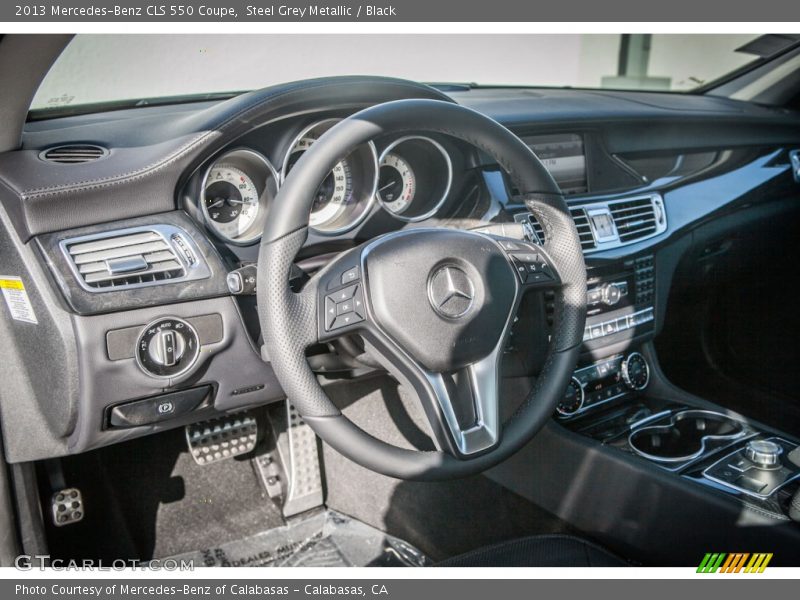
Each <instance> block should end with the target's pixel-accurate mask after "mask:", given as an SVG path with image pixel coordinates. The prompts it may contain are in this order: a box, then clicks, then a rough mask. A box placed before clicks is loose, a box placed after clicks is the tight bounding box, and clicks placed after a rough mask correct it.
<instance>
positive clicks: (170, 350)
mask: <svg viewBox="0 0 800 600" xmlns="http://www.w3.org/2000/svg"><path fill="white" fill-rule="evenodd" d="M199 353H200V339H199V338H198V336H197V332H196V331H195V329H194V327H192V326H191V325H190V324H189V323H188V322H186V321H184V320H183V319H179V318H177V317H165V318H162V319H158V320H156V321H153V322H152V323H150V324H148V325H147V326H146V327H145V328H144V329H143V330H142V333H140V334H139V340H138V341H137V343H136V362H137V363H138V365H139V367H140V368H141V369H142V370H143V371H144V372H145V373H147V374H148V375H150V376H151V377H161V378H169V377H178V376H179V375H182V374H184V373H186V372H187V371H188V370H189V369H191V368H192V366H193V365H194V363H195V362H196V361H197V356H198V354H199Z"/></svg>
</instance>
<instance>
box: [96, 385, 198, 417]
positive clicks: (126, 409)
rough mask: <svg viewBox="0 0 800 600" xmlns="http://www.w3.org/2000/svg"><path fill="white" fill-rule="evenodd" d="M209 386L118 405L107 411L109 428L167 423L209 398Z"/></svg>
mask: <svg viewBox="0 0 800 600" xmlns="http://www.w3.org/2000/svg"><path fill="white" fill-rule="evenodd" d="M211 392H212V388H211V386H210V385H204V386H202V387H196V388H191V389H188V390H180V391H178V392H171V393H169V394H162V395H160V396H154V397H152V398H144V399H142V400H134V401H133V402H126V403H125V404H118V405H116V406H113V407H111V409H110V410H109V411H108V419H107V423H108V426H109V427H111V428H128V427H140V426H143V425H152V424H154V423H160V422H162V421H168V420H170V419H174V418H175V417H179V416H181V415H185V414H187V413H190V412H192V411H193V410H195V409H197V408H198V407H199V406H200V405H201V404H203V401H204V400H206V399H207V398H210V396H211Z"/></svg>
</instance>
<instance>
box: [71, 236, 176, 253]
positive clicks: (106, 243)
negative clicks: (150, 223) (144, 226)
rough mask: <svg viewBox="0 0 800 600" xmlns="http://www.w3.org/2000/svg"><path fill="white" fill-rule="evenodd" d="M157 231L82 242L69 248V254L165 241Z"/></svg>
mask: <svg viewBox="0 0 800 600" xmlns="http://www.w3.org/2000/svg"><path fill="white" fill-rule="evenodd" d="M163 239H164V238H162V237H161V236H160V235H158V233H156V232H155V231H145V232H143V233H132V234H130V235H124V236H120V237H110V238H103V239H100V240H92V241H91V242H82V243H80V244H72V245H71V246H70V247H69V253H70V254H72V255H73V256H74V255H77V254H85V253H87V252H96V251H98V250H107V249H109V248H120V247H122V246H132V245H134V244H141V243H144V242H152V241H156V240H163Z"/></svg>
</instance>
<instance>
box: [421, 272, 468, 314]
mask: <svg viewBox="0 0 800 600" xmlns="http://www.w3.org/2000/svg"><path fill="white" fill-rule="evenodd" d="M474 298H475V288H474V287H473V285H472V280H470V278H469V277H468V276H467V274H466V273H465V272H464V271H462V270H461V269H460V268H458V267H456V266H454V265H445V266H443V267H439V269H437V270H436V271H434V273H433V275H431V278H430V279H429V280H428V300H429V301H430V303H431V306H432V307H433V309H434V310H435V311H436V312H438V313H439V314H440V315H442V316H443V317H447V318H449V319H457V318H459V317H461V316H463V315H465V314H466V313H467V311H468V310H469V309H470V308H471V307H472V302H473V299H474Z"/></svg>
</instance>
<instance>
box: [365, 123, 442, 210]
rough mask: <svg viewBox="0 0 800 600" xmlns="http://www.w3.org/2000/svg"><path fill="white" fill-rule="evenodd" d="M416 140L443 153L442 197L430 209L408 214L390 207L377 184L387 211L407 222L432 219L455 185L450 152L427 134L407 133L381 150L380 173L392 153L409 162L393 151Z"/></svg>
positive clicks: (378, 193)
mask: <svg viewBox="0 0 800 600" xmlns="http://www.w3.org/2000/svg"><path fill="white" fill-rule="evenodd" d="M415 140H416V141H421V142H425V143H427V144H430V145H431V146H433V148H434V149H435V150H436V151H438V152H439V153H440V154H441V156H442V158H443V159H444V163H445V165H446V169H445V184H444V188H443V191H442V194H441V197H439V198H437V200H436V201H435V202H433V203H432V206H431V208H430V209H428V210H427V211H425V212H424V213H422V214H419V215H416V216H406V215H404V214H403V213H402V212H400V213H398V212H395V211H393V210H392V209H391V208H389V207H388V203H387V202H386V201H385V200H384V199H383V198H381V195H380V192H378V191H377V186H376V191H375V197H376V198H377V200H378V202H379V203H380V205H381V207H382V208H383V209H384V210H385V211H386V212H388V213H389V214H390V215H392V216H393V217H394V218H395V219H398V220H400V221H404V222H406V223H418V222H419V221H424V220H426V219H430V218H431V217H433V216H434V215H435V214H436V213H437V212H439V209H441V208H442V206H443V205H444V203H445V201H446V200H447V197H448V196H449V195H450V188H451V187H452V185H453V161H452V159H451V158H450V154H449V153H448V152H447V150H445V148H444V146H442V145H441V144H440V143H439V142H437V141H436V140H434V139H433V138H430V137H428V136H425V135H406V136H403V137H400V138H397V139H396V140H394V141H393V142H392V143H391V144H389V145H388V146H386V148H384V150H383V152H381V155H380V157H379V158H378V173H380V168H381V165H382V164H383V161H384V160H385V159H386V157H387V156H389V155H390V154H396V155H397V156H398V157H400V158H401V159H402V160H404V161H406V162H408V159H407V157H405V156H403V155H402V154H399V153H396V152H393V151H394V150H395V149H396V148H397V147H398V146H400V145H401V144H403V143H405V142H409V141H415ZM415 178H416V174H415ZM418 193H419V189H417V191H416V194H418ZM412 204H413V200H412ZM405 210H408V209H404V212H405Z"/></svg>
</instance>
